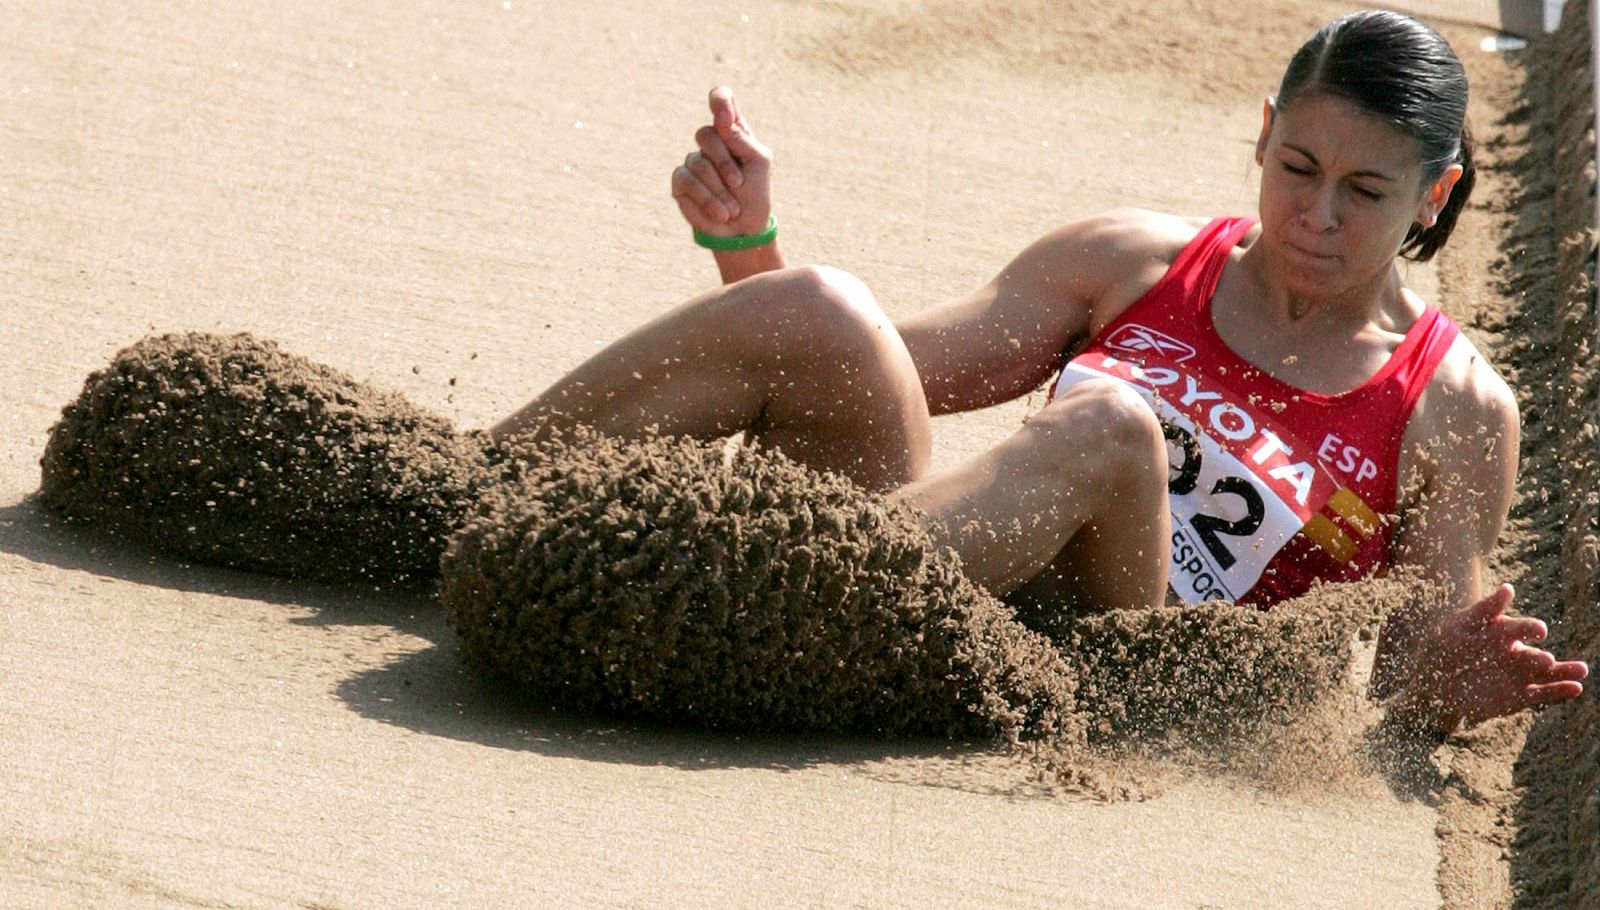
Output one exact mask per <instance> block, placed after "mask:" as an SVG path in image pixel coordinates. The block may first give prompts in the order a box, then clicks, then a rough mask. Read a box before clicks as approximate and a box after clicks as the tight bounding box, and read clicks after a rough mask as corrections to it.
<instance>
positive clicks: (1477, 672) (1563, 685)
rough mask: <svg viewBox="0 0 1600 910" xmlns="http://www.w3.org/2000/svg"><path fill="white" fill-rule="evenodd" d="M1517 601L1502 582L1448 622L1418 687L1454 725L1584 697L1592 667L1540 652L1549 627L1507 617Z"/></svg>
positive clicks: (1425, 663) (1443, 619) (1436, 639)
mask: <svg viewBox="0 0 1600 910" xmlns="http://www.w3.org/2000/svg"><path fill="white" fill-rule="evenodd" d="M1514 596H1515V595H1514V592H1513V591H1512V589H1511V586H1510V585H1501V586H1500V587H1499V588H1497V589H1496V590H1495V591H1494V593H1492V594H1490V595H1489V596H1488V597H1485V598H1484V599H1483V600H1481V601H1479V602H1477V603H1476V604H1472V605H1471V606H1467V607H1463V608H1461V609H1459V610H1455V611H1452V612H1450V613H1448V614H1445V615H1444V616H1443V617H1441V618H1440V620H1439V623H1438V625H1437V626H1436V628H1435V630H1434V636H1433V644H1434V647H1433V648H1432V649H1431V652H1432V653H1430V654H1428V655H1427V657H1426V658H1425V659H1424V660H1423V662H1422V663H1423V666H1421V667H1418V668H1417V669H1418V670H1419V671H1420V672H1419V673H1418V674H1417V676H1416V677H1415V678H1414V680H1413V682H1414V684H1415V685H1417V686H1419V687H1421V689H1422V691H1421V692H1420V693H1418V694H1420V695H1422V696H1424V697H1425V698H1426V700H1427V701H1429V702H1431V703H1433V704H1435V705H1437V706H1439V708H1440V709H1441V710H1442V711H1443V714H1444V718H1445V720H1446V724H1445V726H1446V727H1447V728H1449V727H1454V726H1456V725H1457V724H1460V725H1462V726H1468V727H1470V726H1472V725H1474V724H1477V723H1481V722H1482V721H1485V720H1489V719H1490V718H1494V717H1500V716H1502V715H1506V714H1515V713H1516V712H1518V711H1521V710H1523V709H1524V708H1531V707H1534V706H1535V705H1542V704H1547V703H1550V702H1556V701H1563V700H1566V699H1569V698H1576V697H1577V696H1579V695H1581V694H1583V683H1582V682H1580V680H1582V679H1584V678H1585V677H1587V676H1588V675H1589V667H1588V665H1587V664H1585V663H1584V662H1583V661H1579V660H1557V659H1556V656H1555V655H1554V654H1551V653H1550V652H1549V651H1546V650H1543V649H1542V648H1538V647H1535V646H1534V645H1533V644H1532V643H1534V642H1540V641H1543V640H1544V638H1545V636H1546V635H1547V634H1549V629H1548V628H1547V627H1546V626H1545V624H1544V623H1543V622H1540V621H1539V620H1537V619H1534V618H1532V617H1526V616H1507V615H1506V609H1507V608H1508V607H1509V606H1510V605H1511V600H1512V598H1513V597H1514Z"/></svg>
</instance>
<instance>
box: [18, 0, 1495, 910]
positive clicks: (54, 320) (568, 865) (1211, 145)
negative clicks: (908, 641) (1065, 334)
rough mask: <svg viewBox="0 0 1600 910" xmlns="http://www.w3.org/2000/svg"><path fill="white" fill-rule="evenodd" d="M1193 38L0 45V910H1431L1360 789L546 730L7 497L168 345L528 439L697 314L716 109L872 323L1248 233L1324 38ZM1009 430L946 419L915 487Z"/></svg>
mask: <svg viewBox="0 0 1600 910" xmlns="http://www.w3.org/2000/svg"><path fill="white" fill-rule="evenodd" d="M1182 8H1185V4H1182V3H1178V2H1176V0H1160V2H1143V3H1134V4H1124V5H1121V6H1120V8H1119V9H1118V10H1113V11H1111V12H1091V11H1089V10H1087V8H1086V9H1085V10H1084V11H1083V14H1082V16H1081V17H1075V18H1072V19H1071V21H1067V20H1068V18H1069V17H1066V16H1063V15H1061V14H1060V12H1059V10H1057V9H1056V8H1055V7H1054V6H1053V5H1047V4H1043V3H1025V2H1011V3H1000V4H992V5H989V6H987V7H985V12H984V13H983V14H982V16H981V17H979V18H978V19H977V20H976V21H973V20H972V19H970V18H969V17H967V16H964V15H962V13H961V11H962V10H963V9H965V7H964V6H963V5H956V4H953V3H938V2H935V3H892V4H885V5H881V6H874V7H872V11H869V10H868V4H866V3H864V2H863V3H854V2H838V3H817V4H798V3H782V2H780V3H770V4H752V5H748V6H747V7H746V8H745V9H744V10H743V11H742V12H739V13H732V14H725V15H723V16H722V17H721V18H718V19H716V20H714V21H706V20H705V19H704V18H703V17H704V8H703V5H698V4H690V3H682V2H676V0H665V2H656V3H650V4H645V3H636V2H627V3H618V4H615V5H610V6H607V7H605V8H603V9H600V10H586V11H583V12H578V11H576V7H575V6H570V5H558V4H528V3H522V2H512V3H510V4H505V5H502V4H491V5H483V6H481V7H476V8H472V9H462V8H458V6H457V5H452V4H444V3H423V4H417V5H415V6H413V7H412V8H410V9H408V10H406V11H403V12H395V11H391V10H387V9H385V10H381V11H380V10H379V9H377V8H375V7H359V6H354V5H352V6H348V7H341V8H338V9H332V8H330V7H329V6H328V5H326V4H321V3H312V2H303V3H287V4H282V5H280V8H279V9H276V10H274V11H272V12H270V13H269V12H266V11H265V10H264V9H262V8H257V7H252V6H249V5H246V4H207V5H201V4H194V5H189V6H183V7H179V6H174V5H170V4H142V3H136V4H131V5H130V6H129V7H128V8H125V9H124V8H118V9H116V10H110V9H105V10H103V11H98V12H96V11H73V12H68V11H65V10H63V9H61V8H59V7H58V6H57V5H54V4H44V3H35V4H5V8H4V9H3V10H0V12H3V13H4V15H5V16H6V17H7V18H8V20H9V21H13V22H17V23H22V27H20V28H14V29H11V30H8V31H7V32H5V33H4V34H3V35H0V92H3V93H4V105H3V107H0V211H3V212H4V213H5V216H6V217H4V218H0V332H3V333H4V336H3V337H4V343H5V345H6V349H7V350H8V352H9V354H10V356H8V357H6V358H3V359H0V388H3V389H4V392H3V394H0V420H3V421H4V422H5V423H4V425H5V426H6V427H7V432H6V433H5V436H4V440H3V442H0V603H4V604H5V605H6V608H5V609H4V610H0V679H3V680H4V682H5V685H4V687H3V691H4V694H3V695H0V729H3V730H4V731H5V734H4V735H3V736H0V792H3V793H4V794H5V797H4V799H3V801H0V903H7V904H9V905H17V906H82V905H109V906H205V907H233V906H240V907H258V906H260V907H278V906H290V907H293V906H300V907H364V906H379V905H394V906H439V905H442V904H461V905H480V906H512V905H516V906H526V905H552V906H553V905H573V904H577V905H604V906H641V905H681V904H687V903H695V904H728V905H751V906H754V905H773V904H800V905H826V906H834V905H841V904H843V905H861V906H930V905H932V906H943V905H966V906H1044V905H1047V904H1048V905H1053V906H1059V905H1069V906H1082V907H1135V906H1138V907H1184V908H1194V907H1272V906H1281V905H1283V904H1284V903H1285V901H1288V900H1292V901H1294V902H1295V904H1296V905H1297V906H1307V907H1318V906H1326V907H1349V906H1384V907H1430V906H1437V905H1438V903H1439V901H1440V893H1439V890H1438V887H1437V884H1436V880H1435V878H1436V873H1437V870H1438V869H1439V863H1440V852H1439V847H1438V841H1437V840H1436V838H1435V828H1436V827H1437V826H1438V824H1439V818H1438V815H1437V813H1436V812H1435V811H1434V810H1433V809H1432V808H1431V807H1430V806H1428V805H1425V804H1423V803H1422V802H1418V801H1407V800H1401V799H1397V798H1395V797H1393V796H1392V795H1390V794H1389V793H1388V792H1387V791H1386V790H1384V789H1383V788H1381V786H1378V785H1376V784H1374V785H1373V786H1370V787H1367V786H1358V787H1351V788H1348V789H1347V792H1338V793H1332V794H1328V793H1321V794H1313V793H1307V792H1294V793H1287V794H1285V793H1271V792H1266V791H1263V790H1261V789H1256V788H1250V787H1247V786H1244V785H1241V784H1237V783H1227V782H1222V781H1216V780H1204V779H1202V780H1189V781H1177V782H1174V783H1173V784H1172V785H1171V786H1169V787H1168V788H1167V790H1166V792H1165V793H1164V794H1163V795H1161V796H1160V797H1158V798H1155V799H1152V800H1149V801H1145V802H1137V803H1118V804H1109V805H1107V804H1100V803H1095V802H1091V801H1087V800H1082V799H1076V798H1067V797H1060V796H1055V797H1050V796H1045V795H1040V794H1038V793H1036V792H1035V790H1034V788H1033V787H1032V786H1031V785H1030V782H1029V781H1028V779H1027V775H1026V772H1025V771H1024V770H1023V769H1022V768H1021V767H1020V766H1018V765H1016V764H1014V763H1010V762H1006V761H1004V760H1001V759H998V758H994V757H991V756H988V755H986V754H984V753H983V752H982V751H981V750H974V749H968V748H961V747H956V746H950V745H946V744H943V743H928V742H923V743H913V744H910V745H904V744H902V745H890V744H884V743H881V742H872V741H864V740H836V739H815V738H785V739H751V738H744V739H737V738H730V737H725V736H724V737H718V736H707V735H701V734H691V733H685V732H677V731H669V730H660V729H650V728H632V727H628V728H619V727H615V726H612V725H607V724H605V723H603V722H597V721H595V720H593V719H587V718H573V717H565V716H555V715H550V714H548V713H546V712H544V711H541V710H539V709H537V708H532V707H528V706H526V705H522V704H519V703H517V702H516V701H515V700H514V699H513V698H511V697H510V696H509V695H508V694H507V693H504V692H499V691H496V690H493V689H490V688H487V687H485V686H484V685H483V684H481V683H479V682H477V681H476V680H474V679H473V678H471V677H469V676H467V675H466V674H465V673H464V672H463V671H462V670H460V669H459V668H458V664H457V661H456V659H455V656H454V653H453V652H454V647H455V646H454V644H453V643H452V641H451V637H450V634H449V632H448V630H447V628H446V627H445V624H444V621H443V619H442V617H441V616H440V615H439V611H438V608H437V605H436V604H435V603H433V602H432V600H431V599H430V598H429V597H427V596H426V595H421V594H397V593H393V592H380V593H374V592H372V591H369V590H362V589H359V588H351V587H327V586H318V585H312V584H306V583H293V582H287V581H280V580H273V579H268V578H263V577H258V576H252V575H247V574H243V573H235V572H227V571H220V570H214V569H202V568H196V567H191V566H187V565H185V564H182V563H180V562H178V561H176V560H173V559H171V558H168V557H160V556H151V555H149V554H147V553H145V552H143V551H137V550H132V549H128V548H125V547H122V546H117V545H112V544H109V543H107V542H105V541H100V540H97V539H95V538H92V537H89V536H86V535H84V534H82V533H79V532H76V531H67V530H64V529H61V528H58V527H54V526H52V524H51V522H49V521H48V520H46V519H45V518H43V517H42V516H41V515H40V514H39V512H38V511H37V510H36V509H35V507H34V506H33V505H32V504H31V503H30V502H28V501H27V499H26V498H27V496H28V495H29V493H30V492H31V491H32V490H34V489H35V488H36V487H37V485H38V466H37V459H38V456H39V453H40V451H41V450H42V448H43V445H44V439H45V434H46V431H47V430H48V428H49V426H50V424H51V422H52V420H53V419H54V418H55V416H56V414H57V413H58V411H59V409H60V407H61V405H62V404H64V403H65V402H66V401H67V400H68V399H70V398H71V397H72V396H73V395H74V394H75V393H76V392H77V389H78V387H79V385H80V384H81V383H82V380H83V377H84V375H85V374H86V373H88V372H89V371H90V370H91V369H94V368H96V367H98V366H100V365H102V364H103V363H104V362H105V361H106V360H107V359H108V358H109V356H110V355H111V353H112V352H113V351H115V350H116V349H118V348H120V347H122V346H124V345H126V344H127V343H129V342H131V341H132V340H134V339H135V338H137V337H139V336H141V335H143V334H145V333H147V332H150V331H154V330H161V331H167V330H184V329H197V330H209V331H223V332H229V331H235V330H250V331H254V332H257V333H259V334H261V335H264V336H268V337H271V338H275V339H278V340H280V341H281V342H282V343H283V344H284V345H285V347H287V348H288V349H289V350H292V351H295V352H297V353H301V354H305V355H308V356H311V357H313V358H315V359H318V360H321V361H324V362H327V363H330V364H335V365H337V366H339V367H340V368H342V369H345V370H348V371H350V372H351V373H353V374H355V375H356V376H357V377H359V378H362V379H367V380H370V381H372V382H374V383H376V384H379V385H382V386H385V387H391V388H397V389H399V390H401V391H402V392H404V393H405V394H406V395H407V396H408V397H410V398H411V399H412V400H414V401H416V402H418V403H419V404H422V405H423V406H425V407H428V408H431V409H434V410H437V411H439V412H441V413H444V414H446V415H448V416H450V417H451V418H453V419H455V420H456V421H457V422H459V423H460V424H462V425H463V426H481V425H483V424H485V423H488V422H489V421H491V420H493V419H495V418H496V417H498V416H500V415H502V414H504V413H505V412H507V411H509V410H510V409H511V408H513V407H514V406H516V405H517V404H519V403H520V402H521V401H523V400H525V399H526V398H527V397H528V396H529V395H531V394H532V393H533V392H534V391H536V390H537V389H538V388H540V387H541V386H542V385H543V384H545V383H547V382H549V381H550V380H552V379H553V378H555V377H556V376H557V375H559V373H560V372H561V371H562V370H564V369H566V368H568V367H570V366H572V365H573V364H575V363H577V362H578V361H579V360H580V359H582V358H583V357H584V356H585V355H586V354H587V353H589V352H590V351H592V350H593V349H594V348H595V347H596V346H597V345H598V344H600V343H601V342H602V341H603V340H605V339H609V338H611V337H613V336H615V335H616V334H618V333H619V332H621V331H622V330H624V329H625V328H627V327H629V326H631V325H633V324H635V323H637V322H639V321H641V320H642V319H643V318H645V317H647V316H648V315H650V314H652V313H655V312H658V311H659V310H660V309H662V308H663V307H665V306H667V305H669V304H671V303H674V302H676V301H678V300H680V299H683V298H685V297H687V296H689V295H691V294H692V293H694V292H696V291H698V290H701V289H703V288H704V287H705V286H707V285H708V283H709V282H711V281H712V280H714V278H713V275H714V272H713V269H712V268H711V264H710V262H709V260H708V259H707V258H706V257H703V256H701V255H697V251H695V250H694V249H693V248H692V247H691V246H690V245H689V244H688V241H687V237H686V233H687V232H686V230H685V229H683V228H682V227H681V225H680V222H679V221H678V219H677V215H676V212H675V211H674V209H673V207H672V205H671V202H670V200H669V199H668V198H667V196H666V174H667V172H668V171H669V170H670V167H671V165H672V164H673V163H675V162H676V160H677V159H679V158H681V156H682V155H683V153H684V152H685V151H686V150H687V149H688V137H689V135H690V132H691V131H692V129H693V127H694V126H695V125H697V124H698V123H699V122H700V117H701V115H702V113H701V112H702V104H703V96H704V92H705V90H706V88H708V87H709V86H710V85H712V84H714V83H716V82H719V81H726V82H730V83H733V84H735V85H737V86H738V87H739V89H740V92H741V98H742V100H743V102H744V106H745V109H746V112H747V114H748V115H749V116H750V118H751V119H752V121H753V122H754V123H755V124H756V127H757V129H758V131H760V133H761V135H762V137H763V139H764V140H765V141H767V142H768V143H769V144H771V145H773V146H774V147H775V148H776V149H777V151H778V156H779V157H778V166H779V168H780V171H779V181H780V182H779V184H778V194H779V197H778V198H779V207H780V210H781V215H780V217H781V218H782V219H783V222H784V231H785V240H786V244H787V248H788V250H789V252H790V255H791V258H792V259H794V260H796V261H825V262H830V263H833V264H837V265H840V266H843V267H845V268H847V269H850V270H851V271H854V272H856V273H857V274H860V275H861V276H862V277H864V278H865V279H866V280H867V281H868V282H869V283H870V284H871V285H872V286H873V288H874V289H875V290H876V291H877V293H878V294H879V296H880V298H881V299H882V300H883V302H884V304H885V306H886V308H888V309H889V310H890V311H891V312H895V313H897V312H905V311H906V310H909V309H911V308H914V307H916V306H919V305H921V304H924V303H927V302H929V301H932V300H935V299H938V298H939V297H940V296H943V295H946V294H952V293H956V292H959V291H963V290H965V289H967V288H969V287H970V286H972V285H974V284H976V283H977V282H980V281H982V280H984V279H986V278H987V277H989V275H990V274H991V273H992V272H993V271H994V270H995V269H997V268H998V267H999V266H1000V265H1002V264H1003V262H1004V260H1005V259H1006V258H1007V257H1008V256H1009V255H1010V254H1011V253H1012V252H1013V251H1015V250H1017V249H1020V248H1021V247H1022V246H1023V245H1024V244H1025V243H1026V242H1027V241H1029V240H1031V239H1032V238H1034V237H1035V236H1037V235H1038V234H1040V233H1042V232H1043V231H1044V230H1047V229H1048V228H1050V227H1052V226H1054V225H1056V224H1058V223H1060V222H1062V221H1064V220H1066V219H1069V218H1071V217H1074V216H1077V215H1081V214H1086V213H1089V212H1093V211H1097V210H1100V209H1103V208H1106V207H1108V206H1111V205H1117V204H1138V205H1144V206H1148V207H1152V208H1158V209H1167V210H1173V211H1179V212H1187V213H1211V212H1221V211H1239V212H1248V211H1250V210H1251V209H1252V208H1253V205H1254V185H1253V182H1252V181H1253V174H1252V172H1251V171H1252V168H1251V167H1250V166H1249V160H1250V158H1249V153H1250V144H1251V142H1252V141H1253V139H1254V136H1255V131H1256V128H1257V126H1258V124H1259V117H1260V99H1261V97H1262V95H1263V94H1264V93H1265V92H1267V91H1270V90H1271V89H1272V87H1273V82H1274V81H1275V79H1276V76H1277V72H1278V69H1279V67H1280V66H1281V62H1282V61H1283V60H1284V59H1286V56H1287V54H1288V52H1289V51H1290V50H1292V48H1293V47H1294V45H1295V44H1297V43H1298V42H1299V41H1300V40H1302V39H1303V38H1304V37H1305V36H1306V35H1307V34H1309V30H1310V29H1311V28H1312V27H1314V26H1315V25H1316V24H1318V23H1319V22H1321V21H1322V20H1324V19H1326V18H1328V16H1329V15H1331V14H1332V13H1333V12H1336V11H1338V10H1340V9H1342V7H1340V6H1338V5H1329V4H1322V3H1292V4H1291V3H1287V2H1279V0H1272V2H1266V3H1262V4H1258V5H1257V9H1258V12H1253V13H1252V14H1251V20H1250V21H1249V22H1246V23H1243V24H1242V25H1241V24H1239V23H1234V26H1235V27H1234V28H1232V29H1230V30H1229V31H1226V32H1219V31H1217V30H1216V27H1215V26H1214V25H1211V24H1209V23H1208V22H1207V21H1202V20H1204V19H1206V18H1207V17H1202V16H1193V15H1184V14H1181V13H1180V10H1181V9H1182ZM1047 10H1051V12H1049V13H1048V14H1047V12H1046V11H1047ZM1158 29H1164V31H1162V30H1158ZM1463 34H1468V35H1469V38H1468V39H1467V40H1471V39H1470V34H1472V33H1463ZM1458 47H1460V48H1461V50H1462V52H1463V55H1464V56H1466V55H1467V54H1468V52H1469V49H1470V45H1469V44H1463V43H1462V42H1461V41H1460V40H1458ZM1223 51H1225V52H1226V53H1222V52H1223ZM1241 54H1242V56H1240V55H1241ZM1252 54H1254V55H1258V56H1259V59H1256V58H1255V57H1253V56H1251V55H1252ZM1205 80H1211V81H1210V82H1206V81H1205ZM1206 85H1210V86H1211V88H1205V87H1204V86H1206ZM1175 110H1181V111H1183V112H1184V113H1183V115H1182V116H1181V117H1174V116H1173V112H1174V111H1175ZM1039 187H1047V188H1048V190H1047V191H1045V192H1040V191H1039V190H1038V189H1037V188H1039ZM1415 271H1416V272H1417V274H1414V275H1413V276H1412V277H1413V279H1414V281H1413V283H1414V284H1415V285H1416V286H1417V287H1418V288H1419V290H1421V291H1422V293H1424V294H1425V295H1429V296H1431V295H1432V294H1433V293H1434V291H1435V289H1436V284H1435V283H1434V281H1433V279H1432V276H1431V274H1427V273H1424V272H1422V271H1421V270H1415ZM1036 404H1037V402H1035V405H1036ZM1026 410H1027V405H1026V404H1025V403H1024V404H1018V405H1016V406H1012V407H1008V408H1002V409H998V410H996V411H994V412H990V413H985V414H981V415H974V416H969V417H964V418H957V419H951V420H944V421H941V422H940V423H939V425H938V433H939V438H938V441H937V442H938V454H939V458H940V459H941V460H944V461H948V460H951V459H955V458H958V457H960V456H961V455H963V454H966V453H969V452H971V451H973V450H975V449H977V448H980V447H982V446H983V445H984V444H986V443H987V442H988V441H990V440H992V439H994V438H996V437H997V436H998V435H1000V434H1002V433H1004V432H1006V431H1007V430H1009V429H1010V428H1011V427H1013V426H1015V424H1016V423H1017V422H1018V421H1019V420H1020V419H1021V416H1022V415H1023V414H1024V413H1026Z"/></svg>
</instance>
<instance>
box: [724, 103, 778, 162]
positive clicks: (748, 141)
mask: <svg viewBox="0 0 1600 910" xmlns="http://www.w3.org/2000/svg"><path fill="white" fill-rule="evenodd" d="M710 104H711V126H712V128H713V129H714V130H716V133H717V136H718V137H719V138H721V139H722V142H723V144H724V145H726V146H727V147H728V151H730V152H732V153H733V157H735V158H737V159H738V160H739V161H749V160H751V159H762V160H765V159H767V158H769V157H771V155H772V151H771V150H770V149H768V148H767V147H766V146H764V145H762V144H761V143H760V142H758V141H757V140H756V135H755V133H754V132H753V131H752V130H751V129H750V124H749V123H747V122H745V119H744V115H743V114H741V113H739V104H738V102H736V101H734V100H733V89H731V88H728V87H727V86H725V85H719V86H717V87H716V88H714V89H712V90H711V97H710Z"/></svg>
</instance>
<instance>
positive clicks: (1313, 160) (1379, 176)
mask: <svg viewBox="0 0 1600 910" xmlns="http://www.w3.org/2000/svg"><path fill="white" fill-rule="evenodd" d="M1283 144H1284V145H1285V146H1286V147H1288V148H1292V149H1294V150H1295V151H1297V152H1299V153H1300V154H1302V155H1304V156H1306V157H1307V158H1310V159H1311V163H1312V164H1315V165H1316V166H1318V167H1321V166H1322V162H1320V161H1318V160H1317V156H1316V155H1313V154H1311V152H1310V151H1308V150H1306V149H1303V148H1301V147H1300V146H1298V145H1295V144H1294V143H1292V142H1285V143H1283ZM1350 176H1352V177H1374V178H1376V179H1378V180H1387V181H1389V182H1390V183H1393V182H1394V181H1396V180H1398V179H1399V178H1398V177H1391V176H1390V175H1388V174H1385V173H1384V172H1382V171H1351V172H1350Z"/></svg>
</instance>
